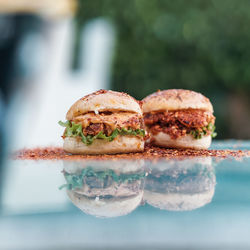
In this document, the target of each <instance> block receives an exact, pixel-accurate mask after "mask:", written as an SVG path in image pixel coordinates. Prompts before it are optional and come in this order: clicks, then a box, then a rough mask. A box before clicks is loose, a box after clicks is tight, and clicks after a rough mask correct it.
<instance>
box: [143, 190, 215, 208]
mask: <svg viewBox="0 0 250 250" xmlns="http://www.w3.org/2000/svg"><path fill="white" fill-rule="evenodd" d="M213 196H214V187H213V188H212V189H211V190H208V191H206V192H203V193H197V194H181V193H165V194H162V193H156V192H151V191H148V190H145V191H144V197H143V198H144V200H145V201H146V202H147V203H148V204H150V205H151V206H153V207H157V208H160V209H165V210H169V211H188V210H193V209H197V208H199V207H203V206H204V205H206V204H208V203H210V202H211V200H212V198H213Z"/></svg>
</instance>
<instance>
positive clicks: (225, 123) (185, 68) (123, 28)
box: [76, 0, 250, 138]
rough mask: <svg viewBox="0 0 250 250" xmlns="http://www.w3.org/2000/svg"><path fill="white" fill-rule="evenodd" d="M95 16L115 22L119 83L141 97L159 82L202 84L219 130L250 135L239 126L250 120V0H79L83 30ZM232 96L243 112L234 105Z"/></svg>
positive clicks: (78, 19) (115, 85)
mask: <svg viewBox="0 0 250 250" xmlns="http://www.w3.org/2000/svg"><path fill="white" fill-rule="evenodd" d="M96 17H105V18H108V19H109V20H110V21H111V22H112V23H113V24H114V27H115V29H116V34H117V37H116V40H117V42H116V48H115V55H114V60H113V71H112V88H113V89H115V90H118V91H125V92H128V93H130V94H131V95H133V96H134V97H136V98H138V99H141V98H143V97H145V96H146V95H148V94H150V93H152V92H154V91H156V90H157V89H168V88H185V89H192V90H195V91H199V92H202V93H203V94H205V95H206V96H208V97H209V98H210V99H211V101H212V103H213V104H214V106H215V115H216V116H217V121H216V124H217V131H218V135H219V138H226V137H235V138H250V130H249V129H247V128H244V129H243V130H241V131H240V132H239V131H238V130H239V129H238V126H248V127H250V119H249V117H250V113H249V96H250V95H249V93H250V32H249V27H250V1H249V0H205V1H204V0H189V1H187V0H175V1H171V0H84V1H83V0H79V8H78V12H77V15H76V30H77V32H76V34H77V36H79V33H80V30H81V28H82V27H83V25H84V24H85V23H86V22H87V21H89V20H90V19H92V18H96ZM78 44H79V43H76V50H77V49H78V47H77V45H78ZM231 99H232V100H233V101H232V102H231ZM233 103H234V107H235V105H236V106H237V107H238V109H239V112H238V113H239V115H238V116H237V117H239V118H236V117H233V116H232V114H231V112H228V110H229V109H230V110H231V109H232V107H230V105H232V104H233ZM236 112H237V108H236ZM235 118H236V120H238V123H239V124H237V121H235Z"/></svg>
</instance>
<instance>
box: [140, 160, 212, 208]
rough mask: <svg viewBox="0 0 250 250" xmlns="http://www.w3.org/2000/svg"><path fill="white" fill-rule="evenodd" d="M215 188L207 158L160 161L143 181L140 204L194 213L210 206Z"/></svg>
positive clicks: (209, 161) (209, 162)
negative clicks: (145, 203) (143, 201)
mask: <svg viewBox="0 0 250 250" xmlns="http://www.w3.org/2000/svg"><path fill="white" fill-rule="evenodd" d="M215 184H216V180H215V173H214V168H213V166H212V164H211V159H210V158H205V159H204V158H201V159H185V160H175V161H168V162H167V161H162V162H158V163H156V164H154V165H153V166H152V171H151V173H149V175H148V176H147V178H146V183H145V190H144V200H145V201H146V202H147V203H148V204H149V205H151V206H153V207H156V208H160V209H164V210H169V211H188V210H194V209H197V208H200V207H202V206H204V205H206V204H208V203H210V202H211V200H212V198H213V196H214V190H215Z"/></svg>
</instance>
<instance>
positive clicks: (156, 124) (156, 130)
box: [142, 89, 216, 149]
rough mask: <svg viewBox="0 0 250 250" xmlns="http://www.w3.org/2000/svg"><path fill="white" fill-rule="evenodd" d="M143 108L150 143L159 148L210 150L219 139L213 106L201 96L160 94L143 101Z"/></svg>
mask: <svg viewBox="0 0 250 250" xmlns="http://www.w3.org/2000/svg"><path fill="white" fill-rule="evenodd" d="M142 109H143V116H144V122H145V125H146V129H147V131H148V132H149V134H150V138H151V139H150V142H151V143H152V144H154V145H156V146H162V147H172V148H194V149H207V148H209V146H210V144H211V140H212V139H211V138H213V137H215V136H216V133H215V126H214V122H215V117H214V116H213V106H212V104H211V102H210V101H209V99H208V98H206V97H205V96H203V95H202V94H200V93H197V92H194V91H190V90H184V89H169V90H164V91H158V92H155V93H153V94H151V95H149V96H147V97H146V98H144V99H143V104H142Z"/></svg>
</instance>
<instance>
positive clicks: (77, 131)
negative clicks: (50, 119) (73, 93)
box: [58, 121, 145, 145]
mask: <svg viewBox="0 0 250 250" xmlns="http://www.w3.org/2000/svg"><path fill="white" fill-rule="evenodd" d="M58 124H59V125H61V126H62V127H65V128H66V130H65V133H64V136H66V137H77V136H79V137H81V139H82V142H83V143H84V144H86V145H91V144H92V143H93V141H94V140H95V139H104V140H107V141H113V140H114V139H115V138H116V137H117V136H118V135H134V136H142V137H144V136H145V131H144V130H143V129H135V130H133V129H125V128H122V129H117V128H116V129H115V130H114V131H113V132H112V134H111V135H110V136H107V135H105V134H104V133H103V132H102V131H101V132H99V133H98V134H97V135H86V136H85V135H84V134H83V132H82V124H76V123H74V122H70V121H66V122H62V121H59V122H58Z"/></svg>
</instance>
